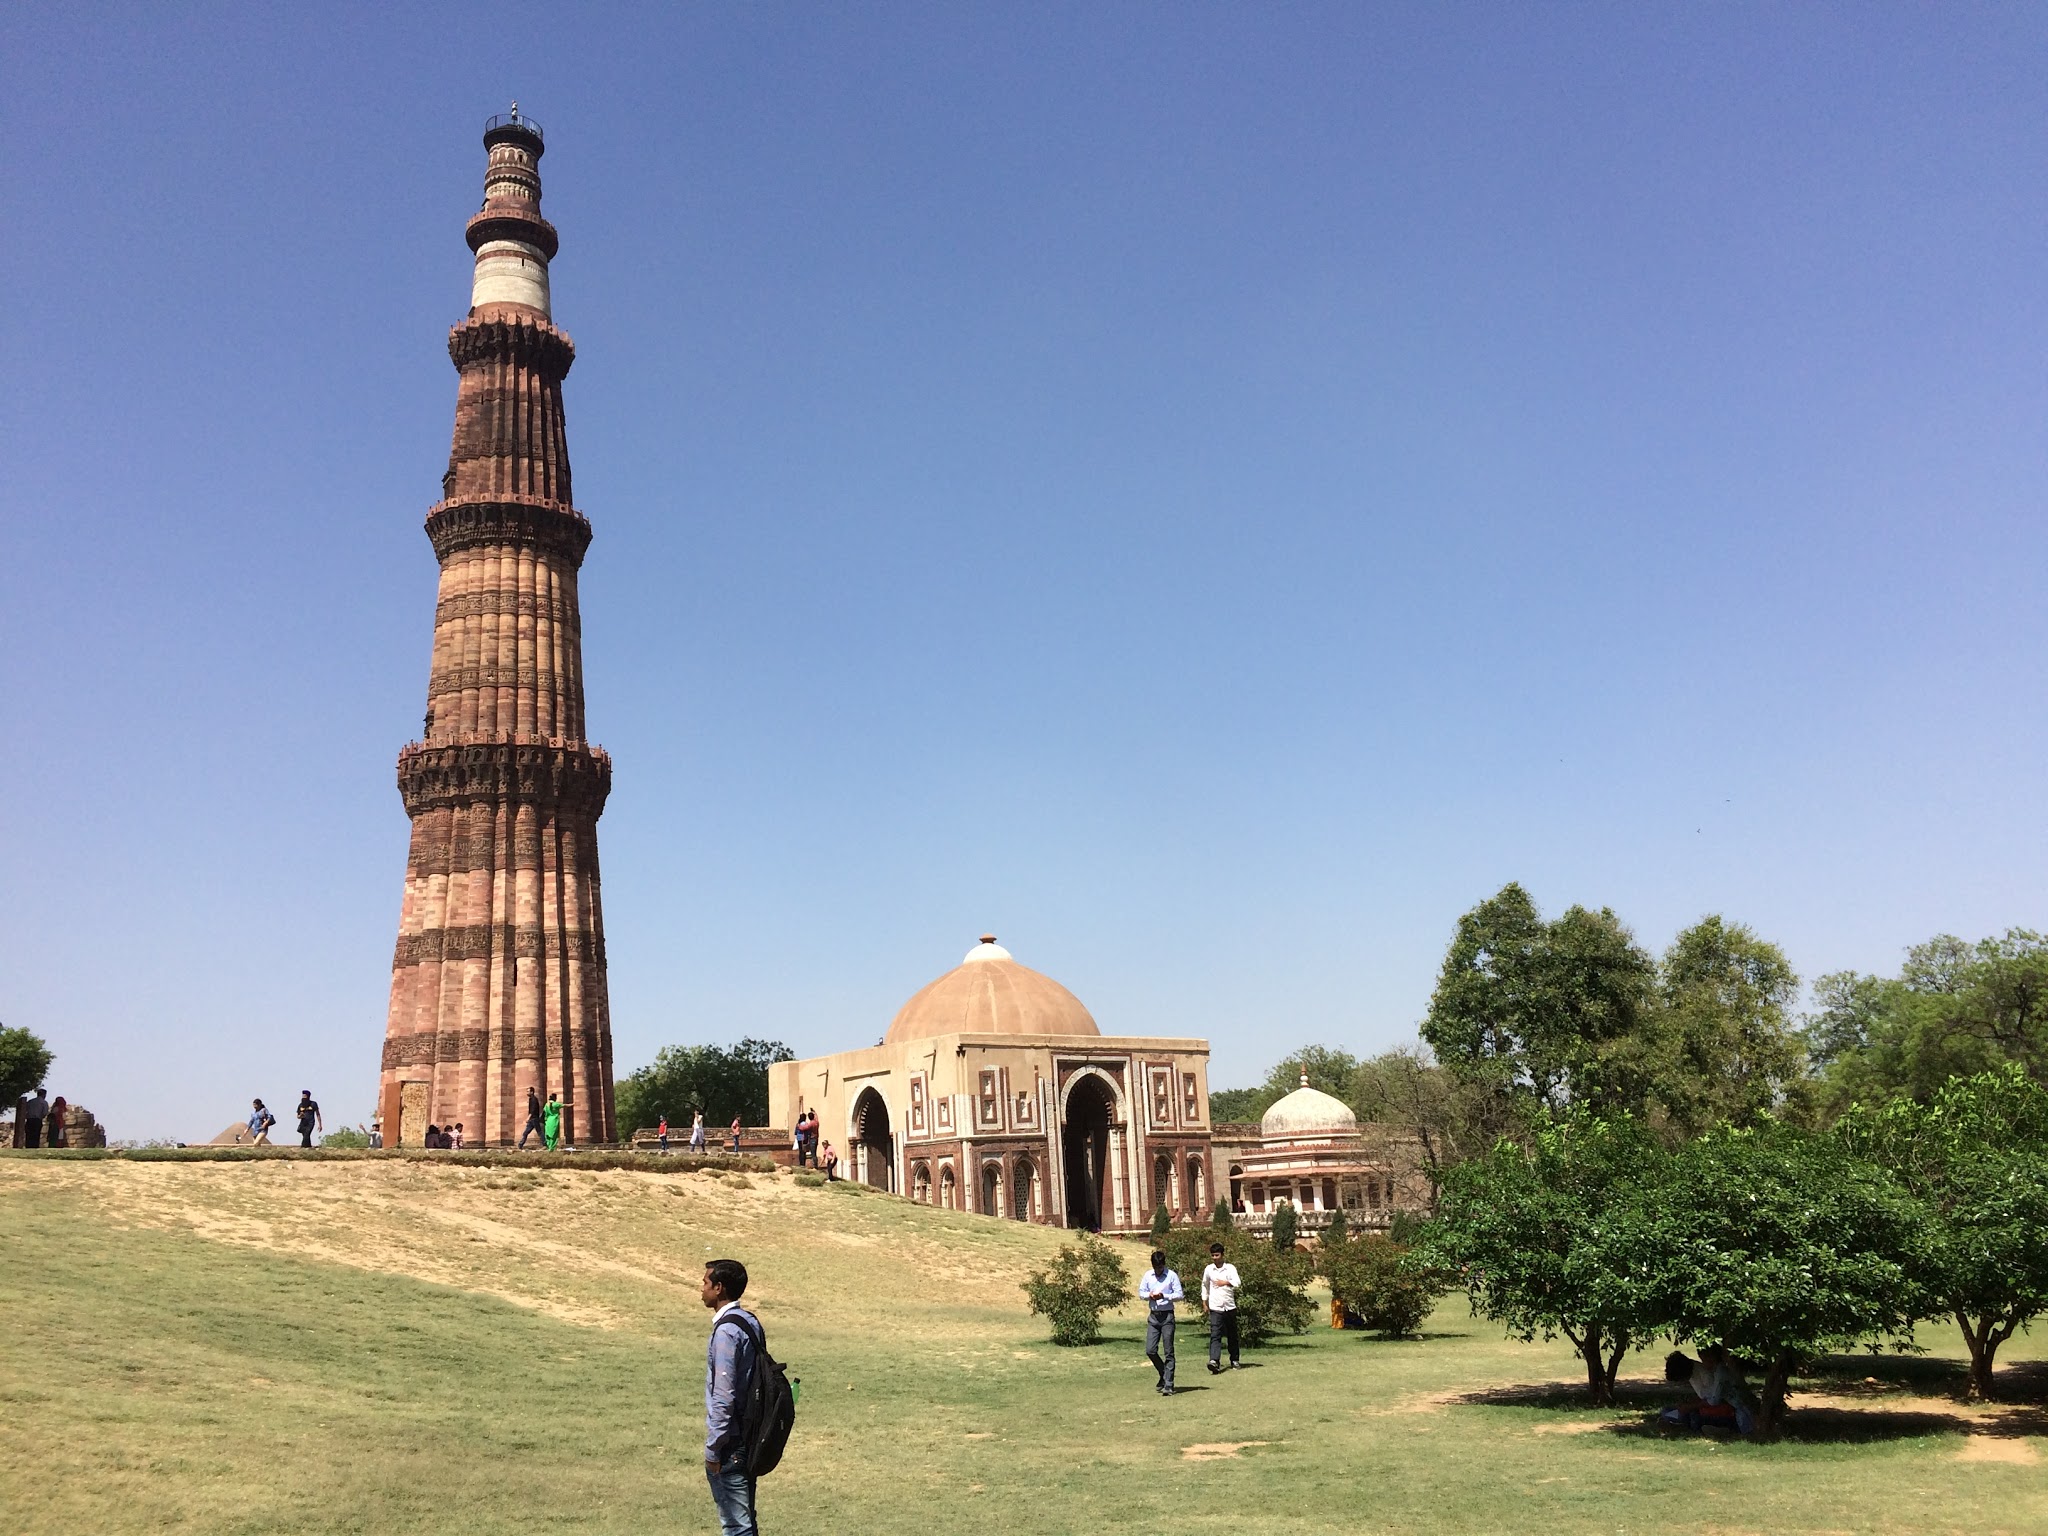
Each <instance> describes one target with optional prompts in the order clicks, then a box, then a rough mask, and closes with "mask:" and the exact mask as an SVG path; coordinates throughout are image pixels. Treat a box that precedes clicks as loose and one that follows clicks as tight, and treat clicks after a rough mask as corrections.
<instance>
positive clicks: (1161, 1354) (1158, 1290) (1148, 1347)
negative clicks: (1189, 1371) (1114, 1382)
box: [1138, 1248, 1187, 1397]
mask: <svg viewBox="0 0 2048 1536" xmlns="http://www.w3.org/2000/svg"><path fill="white" fill-rule="evenodd" d="M1186 1294H1187V1293H1186V1292H1185V1291H1183V1290H1182V1289H1181V1286H1180V1276H1179V1275H1177V1274H1175V1273H1174V1272H1173V1271H1172V1270H1170V1269H1168V1268H1167V1267H1166V1252H1165V1250H1164V1249H1161V1248H1154V1249H1153V1250H1152V1267H1151V1268H1150V1269H1148V1270H1146V1271H1145V1273H1144V1276H1143V1277H1142V1278H1141V1279H1140V1280H1139V1281H1138V1299H1139V1300H1140V1301H1142V1302H1144V1303H1145V1358H1146V1359H1147V1360H1150V1361H1151V1362H1152V1369H1153V1370H1155V1371H1157V1372H1158V1373H1159V1395H1160V1396H1161V1397H1171V1396H1173V1304H1174V1303H1175V1302H1177V1301H1181V1300H1183V1299H1185V1297H1186Z"/></svg>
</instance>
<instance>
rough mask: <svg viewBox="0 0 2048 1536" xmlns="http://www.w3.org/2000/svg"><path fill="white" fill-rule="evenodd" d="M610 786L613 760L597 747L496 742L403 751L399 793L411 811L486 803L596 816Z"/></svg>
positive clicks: (411, 814)
mask: <svg viewBox="0 0 2048 1536" xmlns="http://www.w3.org/2000/svg"><path fill="white" fill-rule="evenodd" d="M611 789H612V760H611V759H610V758H609V757H607V756H606V755H605V754H604V753H603V752H601V751H599V750H598V749H597V748H595V747H570V746H539V745H534V744H531V743H523V744H519V745H511V744H507V743H491V744H487V745H475V744H471V745H465V746H456V747H427V746H416V747H407V748H406V749H405V750H404V751H403V752H401V753H399V754H398V793H399V796H400V797H401V798H402V799H403V800H404V801H405V809H406V814H407V815H410V816H417V815H419V814H420V812H422V811H425V810H430V809H432V808H434V807H436V806H463V805H474V804H477V803H478V802H483V803H485V804H490V805H520V804H527V805H535V806H540V807H543V808H555V809H561V810H571V811H583V812H585V813H587V814H588V815H589V817H590V819H591V820H592V821H595V820H596V819H597V818H598V817H599V816H600V815H602V814H603V812H604V802H605V798H606V797H607V796H608V795H609V794H610V793H611Z"/></svg>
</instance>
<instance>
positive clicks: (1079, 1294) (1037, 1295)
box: [1024, 1232, 1131, 1344]
mask: <svg viewBox="0 0 2048 1536" xmlns="http://www.w3.org/2000/svg"><path fill="white" fill-rule="evenodd" d="M1024 1294H1025V1296H1026V1297H1028V1298H1029V1299H1030V1303H1031V1310H1032V1312H1034V1313H1035V1314H1037V1315H1038V1316H1041V1317H1044V1318H1045V1319H1047V1320H1048V1321H1049V1322H1050V1323H1051V1324H1052V1341H1053V1343H1055V1344H1093V1343H1094V1342H1095V1341H1096V1340H1097V1339H1099V1338H1100V1337H1102V1314H1103V1313H1105V1312H1107V1311H1109V1310H1110V1309H1111V1308H1112V1307H1120V1306H1122V1305H1123V1304H1124V1303H1125V1302H1127V1301H1129V1300H1130V1299H1131V1277H1130V1276H1129V1275H1128V1274H1127V1273H1125V1271H1124V1264H1123V1260H1122V1259H1119V1258H1118V1257H1117V1256H1116V1251H1115V1250H1114V1249H1113V1248H1111V1247H1110V1246H1109V1244H1107V1243H1105V1242H1104V1241H1103V1240H1102V1239H1101V1238H1099V1237H1092V1236H1090V1235H1089V1234H1087V1233H1085V1232H1084V1233H1082V1234H1081V1238H1080V1241H1079V1242H1078V1243H1063V1244H1061V1245H1060V1250H1059V1252H1058V1253H1056V1254H1054V1255H1053V1257H1052V1259H1051V1261H1050V1262H1048V1263H1047V1264H1046V1265H1045V1266H1044V1267H1043V1268H1041V1269H1037V1270H1034V1271H1033V1272H1032V1274H1031V1276H1030V1278H1028V1279H1027V1280H1025V1282H1024Z"/></svg>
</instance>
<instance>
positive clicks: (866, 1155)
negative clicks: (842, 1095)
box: [853, 1088, 896, 1190]
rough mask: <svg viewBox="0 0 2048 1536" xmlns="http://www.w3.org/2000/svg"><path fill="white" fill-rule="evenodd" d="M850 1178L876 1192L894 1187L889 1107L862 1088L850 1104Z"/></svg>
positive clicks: (894, 1177)
mask: <svg viewBox="0 0 2048 1536" xmlns="http://www.w3.org/2000/svg"><path fill="white" fill-rule="evenodd" d="M853 1176H854V1179H855V1180H856V1181H857V1182H859V1183H862V1184H872V1185H873V1186H874V1187H875V1188H876V1189H889V1190H893V1189H894V1188H895V1187H896V1141H895V1138H894V1137H892V1136H891V1135H890V1134H889V1106H888V1105H887V1104H885V1103H883V1102H882V1096H881V1094H879V1093H877V1092H876V1091H875V1090H874V1089H872V1088H863V1089H861V1091H860V1097H859V1098H857V1099H855V1100H854V1101H853Z"/></svg>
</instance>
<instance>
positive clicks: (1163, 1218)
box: [1152, 1204, 1173, 1243]
mask: <svg viewBox="0 0 2048 1536" xmlns="http://www.w3.org/2000/svg"><path fill="white" fill-rule="evenodd" d="M1172 1227H1173V1217H1172V1216H1170V1215H1168V1214H1167V1210H1166V1207H1165V1205H1164V1204H1160V1205H1155V1206H1153V1207H1152V1241H1153V1242H1155V1243H1156V1242H1158V1241H1159V1239H1161V1238H1162V1237H1164V1236H1166V1234H1167V1233H1168V1232H1169V1231H1170V1230H1171V1229H1172Z"/></svg>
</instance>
